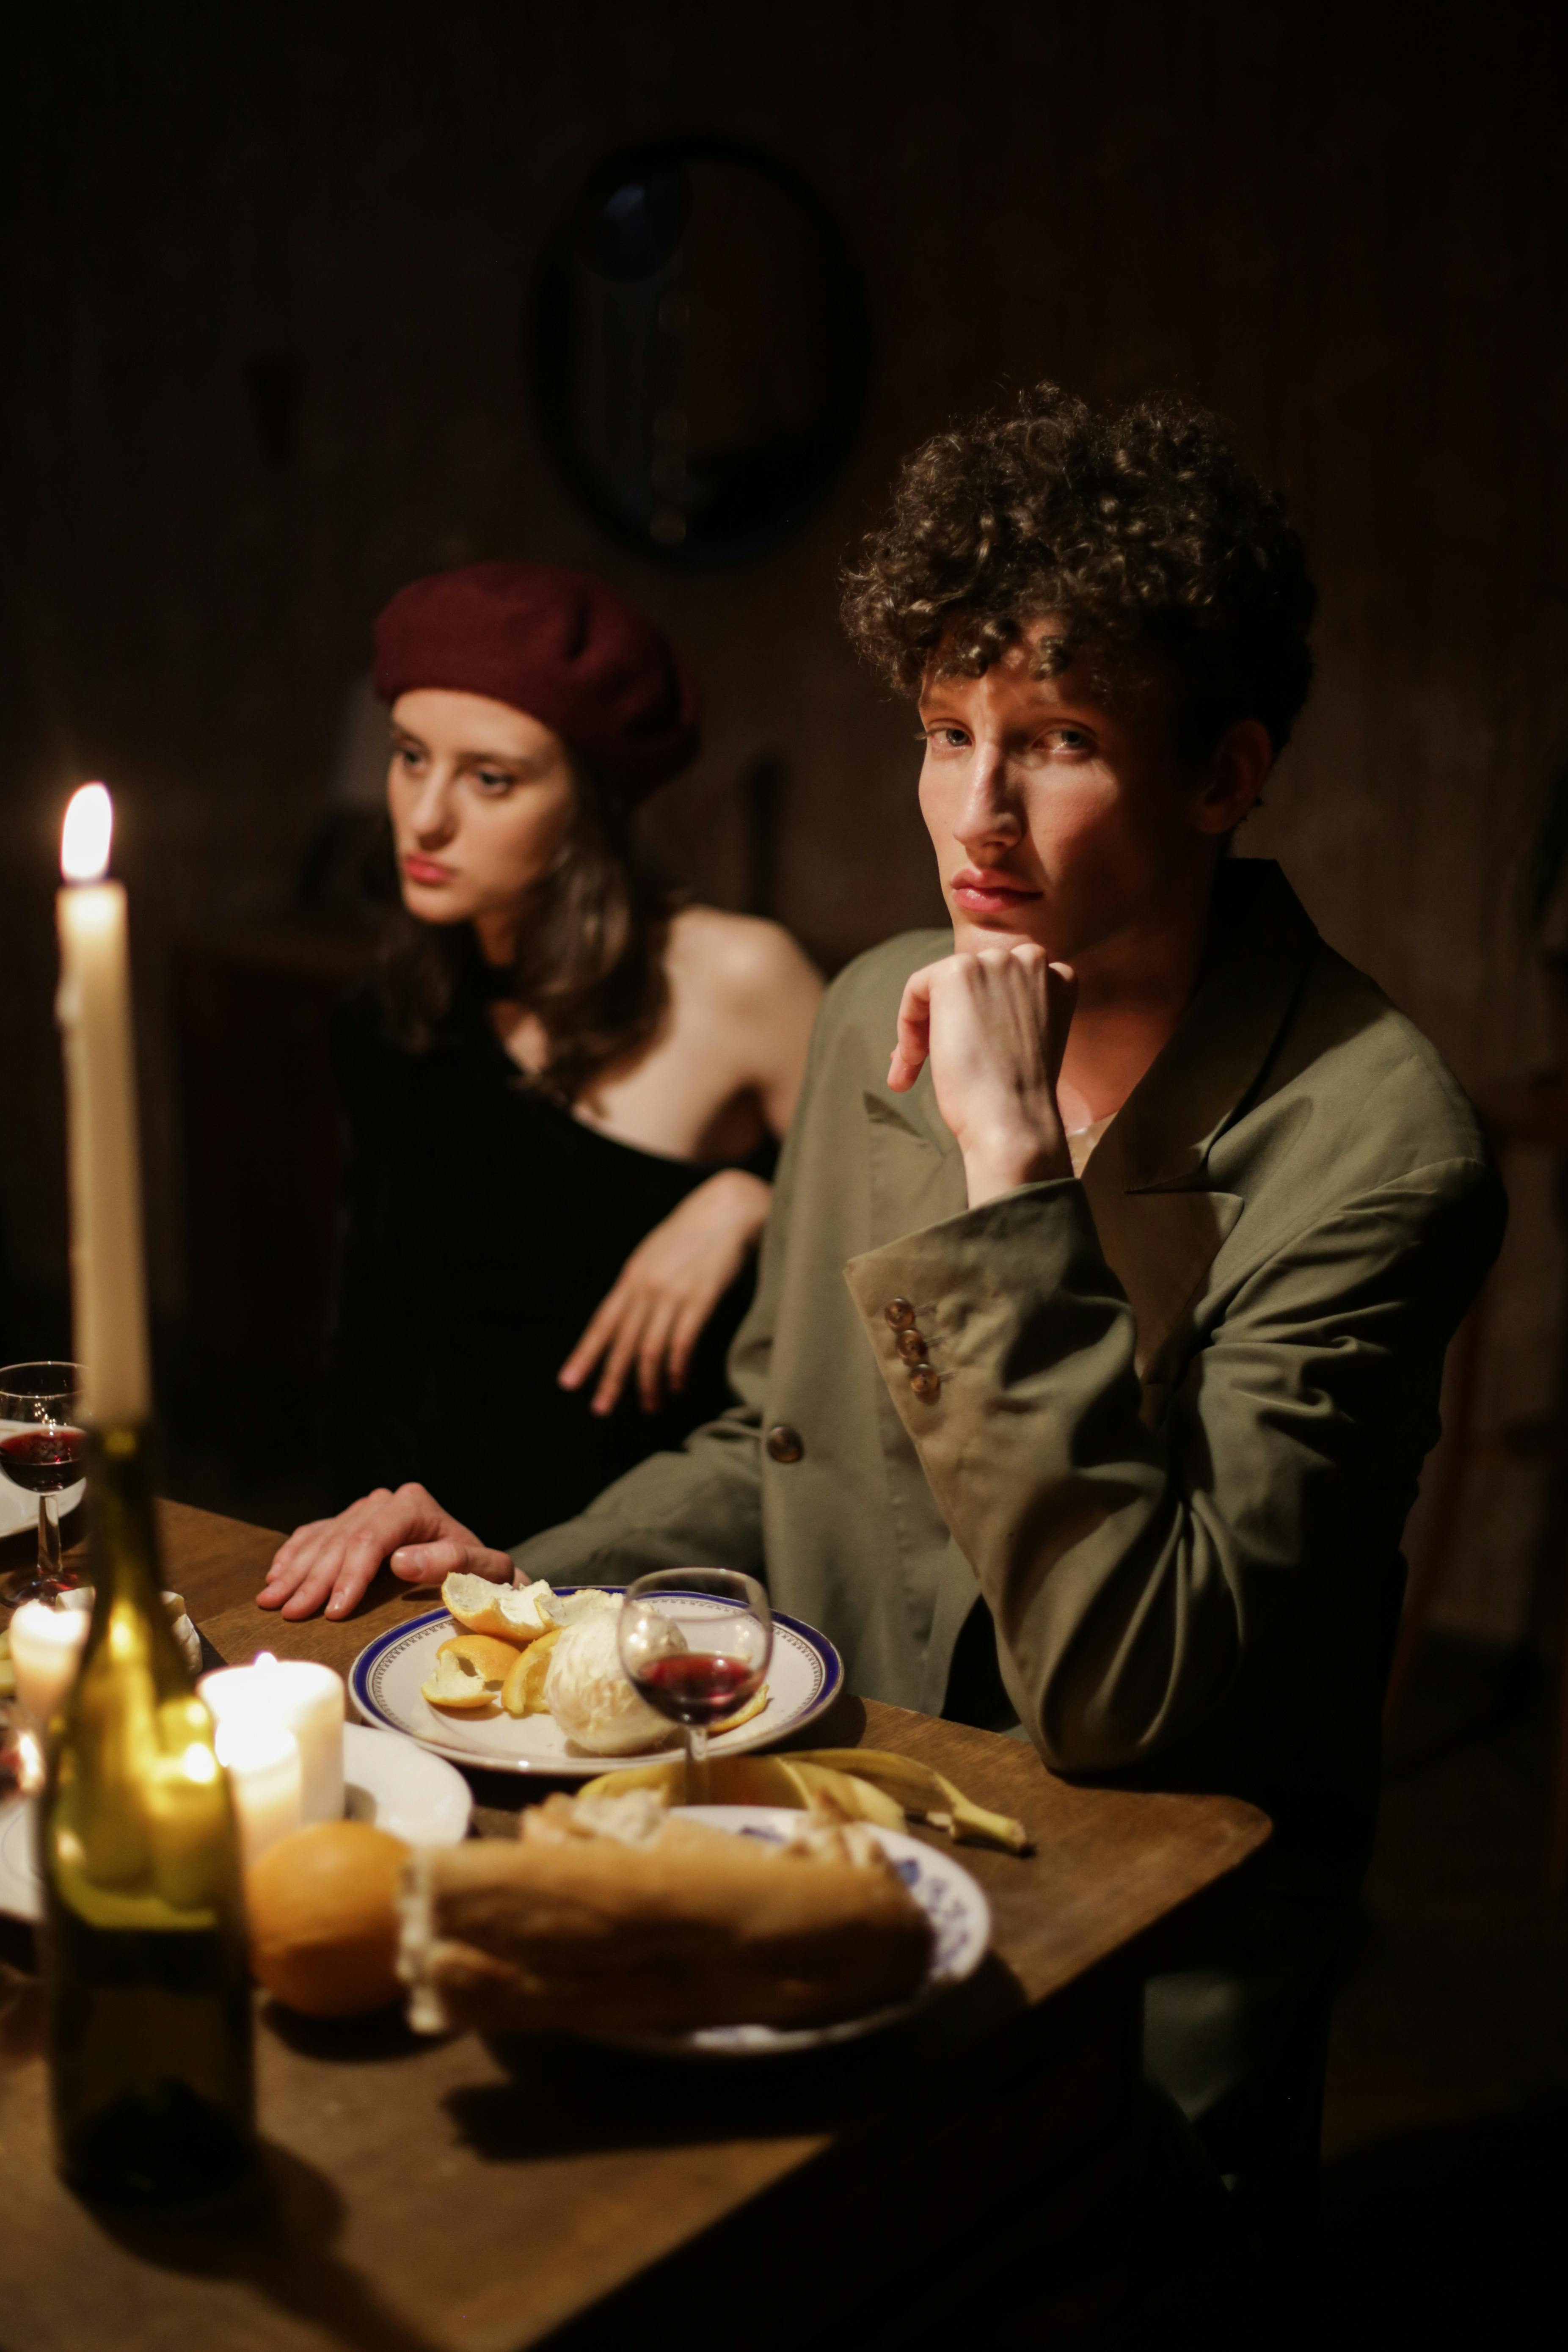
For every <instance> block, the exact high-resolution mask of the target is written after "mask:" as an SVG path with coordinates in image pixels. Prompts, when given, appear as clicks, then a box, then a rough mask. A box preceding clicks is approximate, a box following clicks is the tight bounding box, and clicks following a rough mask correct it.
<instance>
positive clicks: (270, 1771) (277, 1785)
mask: <svg viewBox="0 0 1568 2352" xmlns="http://www.w3.org/2000/svg"><path fill="white" fill-rule="evenodd" d="M216 1748H217V1760H218V1762H219V1763H220V1764H221V1765H222V1766H223V1769H224V1770H225V1771H226V1773H227V1774H228V1787H229V1794H230V1795H231V1796H232V1797H233V1799H234V1810H235V1813H236V1816H237V1819H238V1822H239V1843H240V1850H241V1853H242V1854H243V1856H244V1859H245V1866H246V1868H247V1870H248V1869H249V1868H250V1866H251V1864H253V1863H257V1862H259V1861H260V1859H261V1857H262V1855H263V1854H264V1853H266V1852H267V1849H268V1846H274V1845H276V1844H277V1843H278V1841H279V1838H280V1837H287V1836H288V1834H289V1831H290V1830H297V1829H298V1828H299V1826H300V1743H299V1741H298V1740H297V1739H296V1738H295V1737H294V1735H293V1733H292V1732H291V1731H285V1730H284V1728H283V1727H282V1725H281V1724H280V1723H268V1722H265V1721H263V1720H262V1719H261V1718H260V1717H257V1718H256V1719H255V1720H251V1719H250V1718H249V1717H247V1716H245V1715H243V1714H240V1713H237V1714H234V1715H231V1716H228V1717H226V1718H225V1719H224V1721H223V1722H222V1723H220V1724H219V1725H218V1727H217V1735H216Z"/></svg>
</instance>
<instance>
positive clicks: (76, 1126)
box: [56, 784, 153, 1427]
mask: <svg viewBox="0 0 1568 2352" xmlns="http://www.w3.org/2000/svg"><path fill="white" fill-rule="evenodd" d="M112 826H113V809H112V806H111V804H110V798H109V794H108V793H107V792H106V791H105V790H104V788H103V786H102V785H101V784H83V786H82V787H81V790H80V791H79V793H74V794H73V795H72V797H71V803H70V806H69V807H68V810H67V811H66V822H65V830H64V833H63V834H62V835H61V839H60V871H61V873H62V874H63V875H64V876H65V879H66V887H65V888H64V889H63V890H62V891H61V892H60V894H59V898H58V901H57V902H56V905H57V913H58V919H59V934H60V990H59V996H58V1001H57V1003H56V1015H57V1018H58V1021H59V1024H60V1030H61V1034H62V1035H63V1037H64V1040H65V1059H66V1101H67V1116H68V1135H69V1140H70V1206H71V1297H72V1301H73V1306H74V1319H75V1348H76V1358H77V1361H78V1363H79V1364H80V1365H81V1366H82V1368H83V1372H84V1390H83V1411H84V1413H85V1415H86V1417H87V1418H88V1419H89V1420H90V1421H93V1422H95V1423H98V1424H99V1426H100V1427H104V1426H109V1425H112V1424H114V1423H127V1422H142V1421H145V1420H147V1419H148V1417H149V1415H150V1414H151V1412H152V1409H153V1387H152V1378H151V1373H150V1370H149V1361H148V1349H147V1292H146V1276H145V1273H144V1270H143V1264H142V1162H141V1155H140V1153H139V1151H138V1149H137V1138H136V1057H135V1049H134V1045H133V1043H132V1025H131V961H130V954H129V949H128V943H127V937H126V916H125V892H124V890H123V889H122V888H121V885H120V884H119V883H118V882H108V881H105V880H104V878H103V877H104V876H105V874H106V873H107V871H108V867H109V844H110V832H111V830H112Z"/></svg>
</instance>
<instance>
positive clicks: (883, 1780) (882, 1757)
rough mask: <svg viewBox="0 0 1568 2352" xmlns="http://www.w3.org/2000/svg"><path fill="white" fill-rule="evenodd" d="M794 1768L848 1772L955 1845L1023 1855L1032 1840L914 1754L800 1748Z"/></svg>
mask: <svg viewBox="0 0 1568 2352" xmlns="http://www.w3.org/2000/svg"><path fill="white" fill-rule="evenodd" d="M790 1761H791V1762H792V1763H793V1764H794V1765H795V1767H796V1769H801V1768H804V1767H805V1766H806V1765H810V1764H816V1765H825V1766H826V1768H827V1769H828V1770H829V1771H833V1772H843V1773H852V1774H853V1775H854V1776H855V1778H856V1779H857V1780H868V1781H869V1782H870V1783H871V1785H872V1787H873V1788H876V1789H880V1790H882V1791H883V1792H884V1793H885V1794H886V1795H887V1796H889V1797H891V1798H892V1799H893V1800H894V1801H896V1802H897V1803H898V1804H900V1805H901V1806H902V1807H903V1809H904V1811H906V1812H907V1813H914V1814H916V1815H917V1816H918V1817H919V1818H920V1819H921V1820H923V1821H927V1822H930V1823H931V1827H932V1828H933V1829H939V1830H945V1831H946V1832H947V1833H948V1835H949V1836H950V1837H951V1838H952V1841H953V1843H954V1844H955V1845H971V1844H974V1843H982V1842H983V1843H986V1844H990V1845H1003V1846H1005V1847H1006V1848H1007V1850H1008V1852H1009V1853H1028V1852H1029V1851H1030V1839H1029V1833H1028V1832H1027V1830H1026V1828H1025V1827H1024V1824H1023V1822H1016V1821H1013V1820H1011V1819H1010V1818H1009V1817H1008V1815H1007V1814H1005V1813H991V1812H987V1811H986V1810H985V1808H984V1806H983V1805H976V1804H974V1803H973V1802H972V1801H971V1800H970V1799H969V1798H968V1797H966V1796H965V1795H964V1793H963V1790H962V1789H958V1788H955V1787H954V1786H953V1784H952V1781H951V1780H948V1779H947V1778H946V1776H945V1775H944V1774H942V1773H941V1772H936V1771H933V1770H932V1769H931V1766H930V1765H929V1764H921V1763H920V1762H918V1761H917V1760H916V1759H915V1758H914V1757H912V1756H896V1755H894V1754H893V1753H892V1751H891V1750H890V1749H889V1748H800V1749H797V1750H796V1752H795V1755H794V1756H793V1757H792V1758H791V1759H790Z"/></svg>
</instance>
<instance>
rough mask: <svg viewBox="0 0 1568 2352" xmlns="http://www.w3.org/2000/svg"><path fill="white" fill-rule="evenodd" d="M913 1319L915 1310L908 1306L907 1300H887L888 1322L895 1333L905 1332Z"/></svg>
mask: <svg viewBox="0 0 1568 2352" xmlns="http://www.w3.org/2000/svg"><path fill="white" fill-rule="evenodd" d="M914 1319H915V1310H914V1308H913V1307H911V1306H910V1302H909V1300H908V1299H907V1298H892V1299H889V1302H888V1320H889V1323H890V1324H891V1325H892V1327H893V1328H894V1330H895V1331H907V1330H908V1329H909V1328H910V1325H911V1324H912V1323H913V1321H914Z"/></svg>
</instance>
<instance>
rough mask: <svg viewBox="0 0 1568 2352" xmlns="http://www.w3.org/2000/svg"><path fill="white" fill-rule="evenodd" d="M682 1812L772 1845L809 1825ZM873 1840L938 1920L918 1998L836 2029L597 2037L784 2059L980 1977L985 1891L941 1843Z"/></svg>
mask: <svg viewBox="0 0 1568 2352" xmlns="http://www.w3.org/2000/svg"><path fill="white" fill-rule="evenodd" d="M676 1811H678V1812H679V1815H680V1817H681V1819H682V1820H683V1821H688V1822H707V1823H708V1824H709V1825H710V1827H711V1828H713V1829H716V1830H727V1831H729V1832H731V1835H733V1836H736V1837H749V1838H757V1839H759V1840H761V1841H762V1842H763V1843H764V1844H767V1845H775V1846H782V1845H784V1844H786V1843H788V1841H789V1839H790V1838H791V1837H792V1836H793V1835H794V1834H795V1832H796V1831H797V1830H798V1829H799V1828H800V1825H801V1815H800V1814H799V1813H796V1812H791V1811H788V1810H787V1809H786V1808H785V1807H784V1806H782V1805H680V1806H678V1807H677V1808H676ZM871 1835H872V1836H873V1837H874V1838H875V1839H876V1840H877V1842H878V1843H879V1845H880V1847H881V1848H882V1851H883V1853H885V1854H886V1855H887V1856H888V1859H889V1862H890V1863H891V1864H892V1865H893V1867H894V1869H895V1870H896V1871H897V1872H898V1874H899V1876H900V1878H901V1879H902V1880H903V1882H904V1885H906V1886H907V1887H908V1888H909V1890H910V1894H911V1895H913V1896H914V1898H915V1901H916V1902H917V1903H918V1904H919V1905H920V1906H921V1910H922V1911H923V1912H924V1913H925V1915H926V1917H927V1918H928V1919H929V1920H930V1921H931V1959H930V1961H929V1962H928V1964H927V1968H926V1977H925V1982H924V1983H923V1984H922V1985H921V1987H920V1989H919V1990H918V1991H917V1992H915V1993H914V1994H913V1995H912V1996H911V1998H910V2000H901V2001H898V2002H895V2003H893V2004H892V2005H890V2006H889V2007H887V2008H884V2009H872V2010H868V2011H866V2012H865V2014H864V2015H863V2016H861V2017H846V2018H841V2019H840V2020H839V2021H838V2022H837V2024H834V2025H812V2026H789V2027H784V2026H776V2025H704V2026H699V2027H698V2028H696V2029H695V2030H694V2031H693V2032H689V2033H637V2034H631V2033H616V2034H609V2033H606V2034H595V2035H594V2036H592V2039H593V2040H595V2042H599V2041H603V2042H613V2044H614V2045H615V2047H616V2049H618V2050H639V2051H643V2052H645V2053H647V2054H648V2055H649V2056H652V2057H660V2058H777V2057H784V2056H786V2055H787V2054H788V2053H790V2052H791V2051H796V2050H822V2049H826V2047H828V2045H829V2044H831V2043H833V2042H856V2041H858V2040H859V2038H860V2036H861V2035H862V2034H864V2033H878V2032H880V2031H881V2030H882V2028H883V2027H884V2026H888V2025H897V2024H899V2023H900V2022H901V2021H902V2020H903V2019H905V2018H907V2017H912V2016H913V2015H914V2013H915V2011H917V2010H920V2009H923V2008H924V2006H925V2004H926V2003H927V2002H928V2001H929V2000H934V1999H935V1998H936V1996H937V1994H939V1993H941V1992H944V1991H946V1990H948V1989H949V1988H950V1987H951V1986H953V1985H957V1984H962V1983H963V1980H964V1979H965V1978H966V1977H972V1976H973V1974H974V1971H975V1969H977V1968H978V1967H979V1966H980V1963H981V1961H982V1960H983V1959H984V1958H985V1955H986V1952H987V1950H988V1949H989V1948H990V1944H991V1906H990V1904H989V1903H987V1901H986V1900H985V1896H984V1892H983V1890H982V1889H981V1888H980V1886H979V1885H977V1884H976V1883H975V1881H974V1880H973V1878H972V1877H971V1876H970V1874H969V1873H968V1871H967V1870H965V1868H964V1867H963V1864H962V1863H961V1862H956V1861H955V1860H954V1859H953V1857H952V1854H950V1853H945V1852H943V1850H942V1848H941V1847H939V1846H930V1845H925V1844H922V1843H921V1840H920V1839H919V1838H914V1837H907V1836H905V1834H904V1833H903V1832H902V1831H901V1830H884V1829H878V1828H872V1829H871Z"/></svg>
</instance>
